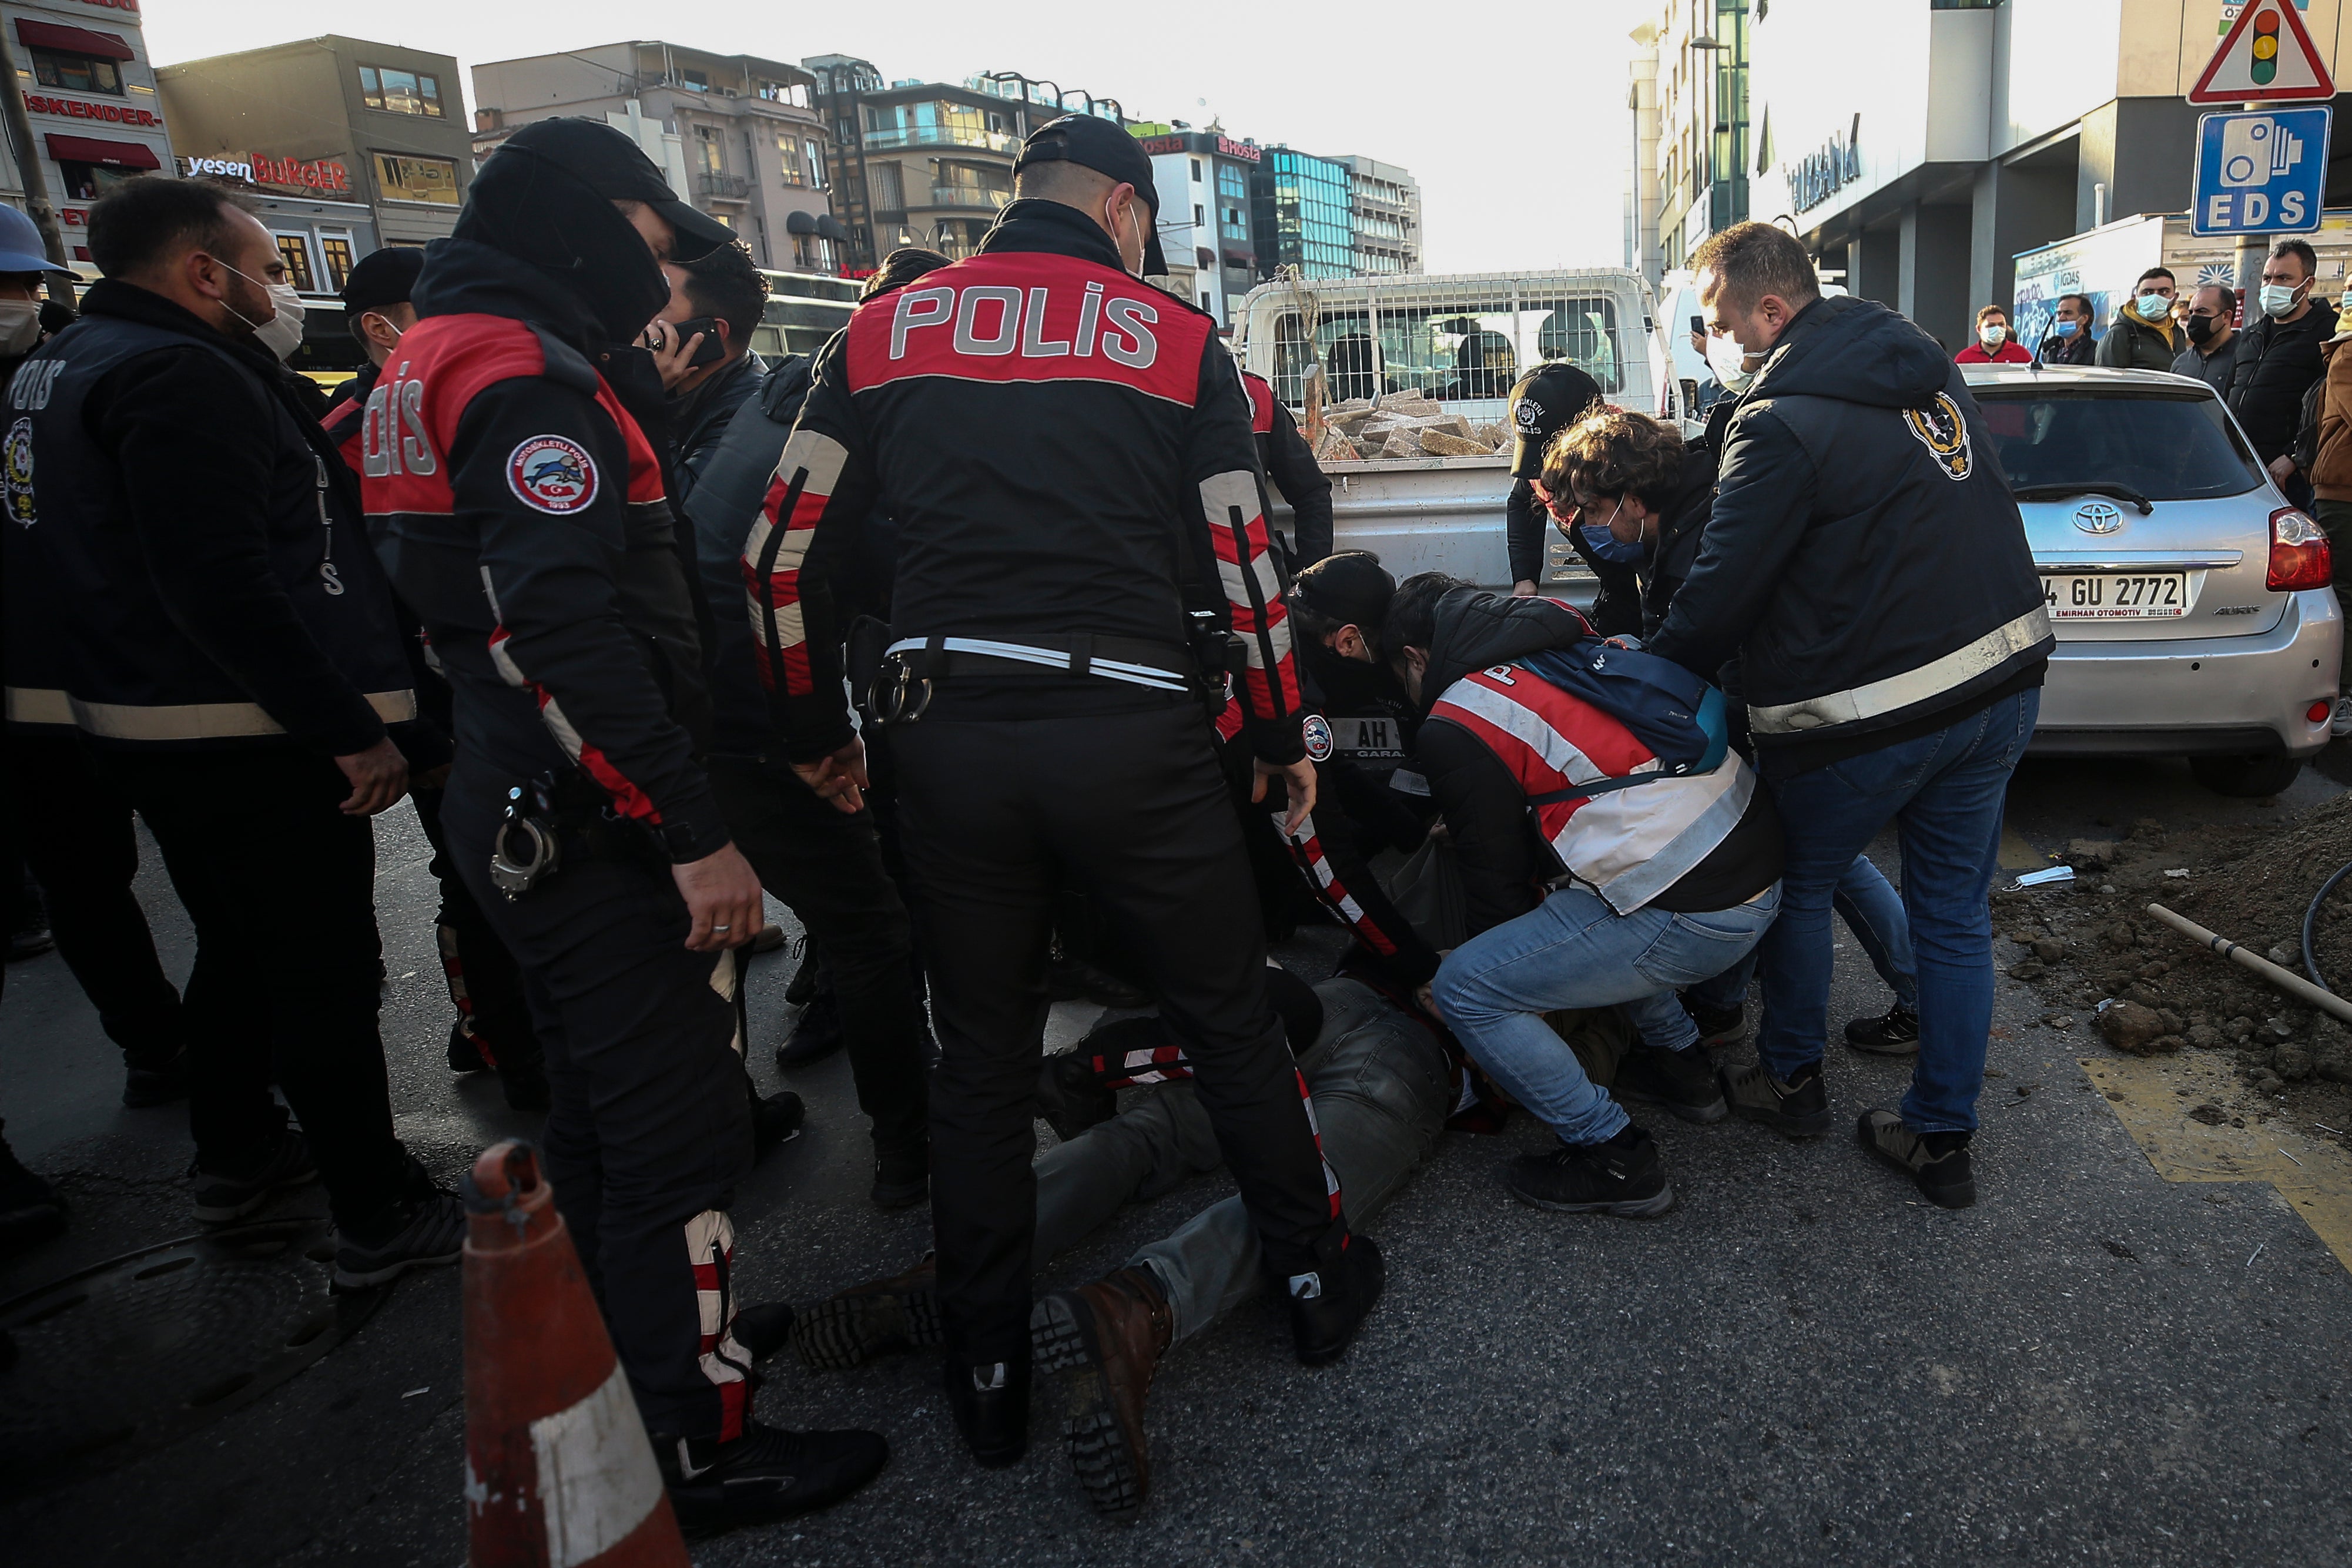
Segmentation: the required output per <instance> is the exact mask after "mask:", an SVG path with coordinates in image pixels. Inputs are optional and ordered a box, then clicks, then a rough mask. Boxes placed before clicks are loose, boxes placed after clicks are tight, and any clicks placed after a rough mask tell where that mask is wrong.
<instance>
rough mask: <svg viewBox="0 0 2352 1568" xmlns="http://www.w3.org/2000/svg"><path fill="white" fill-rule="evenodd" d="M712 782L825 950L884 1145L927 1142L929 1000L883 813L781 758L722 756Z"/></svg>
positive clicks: (768, 879)
mask: <svg viewBox="0 0 2352 1568" xmlns="http://www.w3.org/2000/svg"><path fill="white" fill-rule="evenodd" d="M710 786H711V789H712V791H713V792H714V793H715V794H717V795H718V797H719V811H720V812H721V813H722V814H723V815H724V816H726V818H727V827H728V830H729V831H730V832H731V833H732V834H734V836H735V847H737V848H738V849H740V850H741V851H742V852H743V858H745V859H747V860H749V861H751V868H752V869H753V870H755V871H757V872H758V873H759V874H760V885H761V887H763V888H765V889H767V890H768V891H769V892H771V893H772V894H774V895H775V897H776V898H777V899H778V900H782V902H784V903H787V904H790V905H791V906H792V909H793V913H794V914H795V915H798V916H799V917H800V921H801V924H802V925H803V926H805V927H807V928H808V934H809V941H810V942H812V943H814V945H815V947H816V948H817V950H818V952H821V953H823V954H824V973H825V975H826V977H827V978H828V979H830V980H831V981H832V982H833V988H834V994H835V999H836V1000H837V1002H838V1003H839V1005H840V1008H841V1030H842V1037H843V1046H844V1048H845V1050H846V1051H847V1052H848V1055H849V1068H850V1072H851V1074H852V1075H853V1076H854V1077H855V1078H856V1080H857V1104H858V1107H859V1109H860V1110H864V1111H865V1112H866V1115H867V1116H868V1117H870V1118H872V1119H873V1122H874V1142H875V1143H876V1145H877V1147H879V1148H885V1149H901V1148H905V1147H907V1146H908V1145H909V1144H912V1143H919V1142H922V1140H923V1137H924V1135H925V1126H926V1123H927V1122H928V1121H929V1104H928V1102H927V1098H926V1089H927V1087H928V1085H927V1081H926V1079H927V1072H926V1068H925V1065H924V1063H925V1058H927V1057H928V1056H929V1038H928V1037H927V1036H926V1035H925V1033H924V1029H923V998H922V993H921V991H920V990H919V988H918V985H917V979H916V971H915V969H914V966H913V963H912V960H911V958H910V956H909V953H908V944H909V942H911V940H912V938H911V936H910V933H909V931H908V921H907V907H906V905H905V903H904V902H902V901H901V900H900V899H899V897H898V885H897V884H896V883H894V882H892V881H891V880H890V878H889V874H888V873H887V872H886V871H885V870H884V869H883V868H882V850H881V846H880V844H879V842H878V841H877V838H876V837H875V831H874V821H873V818H872V816H870V815H868V814H866V813H864V812H860V813H859V814H858V815H856V816H845V815H844V814H843V813H841V812H838V811H835V809H834V808H833V807H832V806H831V805H828V804H827V803H826V802H824V801H821V800H819V799H817V797H816V796H815V795H814V794H812V793H811V792H810V790H809V787H808V786H807V785H806V784H803V783H802V782H801V781H800V778H799V776H798V775H797V774H795V773H793V771H792V770H791V769H790V768H788V767H786V766H784V765H783V764H782V763H762V762H755V761H753V760H751V759H750V758H743V757H713V758H712V759H711V760H710Z"/></svg>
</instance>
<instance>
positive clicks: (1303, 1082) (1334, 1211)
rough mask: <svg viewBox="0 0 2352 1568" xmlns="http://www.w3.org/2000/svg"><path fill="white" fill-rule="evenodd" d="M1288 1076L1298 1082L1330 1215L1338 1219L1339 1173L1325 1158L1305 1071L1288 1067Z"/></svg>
mask: <svg viewBox="0 0 2352 1568" xmlns="http://www.w3.org/2000/svg"><path fill="white" fill-rule="evenodd" d="M1290 1076H1291V1077H1292V1078H1293V1079H1297V1082H1298V1103H1299V1104H1300V1105H1302V1106H1304V1107H1305V1108H1306V1110H1307V1132H1308V1133H1309V1134H1310V1135H1311V1136H1312V1137H1313V1138H1314V1140H1315V1158H1316V1159H1318V1161H1321V1162H1322V1165H1323V1191H1324V1193H1325V1194H1326V1195H1328V1197H1329V1198H1330V1200H1331V1217H1332V1218H1333V1219H1338V1218H1339V1172H1337V1171H1335V1170H1333V1169H1332V1168H1331V1162H1330V1161H1329V1160H1328V1159H1327V1158H1325V1156H1324V1153H1323V1129H1322V1128H1321V1127H1320V1126H1318V1125H1317V1123H1316V1121H1315V1097H1314V1096H1313V1095H1312V1094H1309V1093H1308V1092H1307V1075H1306V1074H1305V1073H1303V1072H1301V1071H1299V1070H1298V1069H1297V1068H1291V1069H1290Z"/></svg>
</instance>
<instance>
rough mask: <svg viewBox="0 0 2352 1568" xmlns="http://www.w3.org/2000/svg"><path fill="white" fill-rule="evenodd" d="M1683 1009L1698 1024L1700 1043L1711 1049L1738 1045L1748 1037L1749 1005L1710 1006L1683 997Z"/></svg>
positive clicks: (1743, 1003)
mask: <svg viewBox="0 0 2352 1568" xmlns="http://www.w3.org/2000/svg"><path fill="white" fill-rule="evenodd" d="M1682 1001H1683V1011H1684V1012H1685V1013H1688V1014H1689V1015H1690V1016H1691V1022H1692V1023H1694V1024H1696V1025H1697V1026H1698V1043H1699V1044H1700V1045H1701V1046H1704V1047H1706V1048H1707V1049H1709V1050H1714V1049H1717V1048H1718V1047H1724V1046H1736V1045H1738V1043H1739V1042H1740V1041H1742V1040H1744V1039H1746V1038H1747V1037H1748V1005H1747V1004H1746V1003H1745V1002H1742V1003H1740V1004H1738V1005H1737V1006H1731V1007H1710V1006H1708V1005H1706V1003H1704V1002H1694V1001H1692V1000H1691V999H1690V998H1689V997H1688V996H1687V995H1685V997H1684V998H1683V999H1682Z"/></svg>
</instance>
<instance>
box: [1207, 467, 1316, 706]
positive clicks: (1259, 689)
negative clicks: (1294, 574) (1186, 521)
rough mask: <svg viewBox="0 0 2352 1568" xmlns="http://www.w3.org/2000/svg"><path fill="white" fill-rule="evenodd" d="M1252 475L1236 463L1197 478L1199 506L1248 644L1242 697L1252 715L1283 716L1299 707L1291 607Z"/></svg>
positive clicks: (1240, 631)
mask: <svg viewBox="0 0 2352 1568" xmlns="http://www.w3.org/2000/svg"><path fill="white" fill-rule="evenodd" d="M1259 495H1260V492H1259V490H1258V483H1257V476H1256V475H1255V474H1254V473H1249V472H1246V471H1244V470H1242V469H1239V468H1236V469H1234V470H1232V471H1230V472H1227V473H1223V474H1211V475H1210V476H1209V477H1208V478H1207V479H1202V481H1201V510H1202V512H1203V513H1204V514H1205V515H1206V517H1207V519H1208V523H1209V538H1210V541H1211V542H1212V543H1213V544H1214V545H1215V547H1216V552H1217V575H1218V577H1219V579H1220V580H1221V581H1222V582H1223V585H1224V591H1225V601H1226V603H1227V604H1228V605H1231V606H1232V608H1233V618H1234V632H1235V633H1237V634H1238V635H1239V636H1240V637H1242V639H1243V640H1244V642H1245V643H1246V644H1247V645H1248V650H1249V662H1248V666H1247V668H1244V670H1243V671H1242V679H1241V692H1242V700H1243V701H1244V703H1245V704H1247V706H1248V710H1249V712H1250V714H1251V716H1252V717H1254V718H1258V719H1282V718H1286V717H1288V716H1289V715H1291V714H1293V713H1296V712H1297V711H1298V710H1299V707H1300V698H1299V694H1298V672H1297V666H1296V665H1295V664H1294V663H1293V661H1292V659H1291V655H1290V612H1289V610H1288V608H1287V607H1286V605H1284V603H1283V598H1282V582H1281V578H1280V576H1279V574H1277V573H1276V570H1275V564H1274V556H1273V552H1272V551H1271V548H1270V547H1269V544H1268V542H1267V537H1266V531H1265V510H1264V509H1263V508H1262V507H1261V505H1260V504H1259Z"/></svg>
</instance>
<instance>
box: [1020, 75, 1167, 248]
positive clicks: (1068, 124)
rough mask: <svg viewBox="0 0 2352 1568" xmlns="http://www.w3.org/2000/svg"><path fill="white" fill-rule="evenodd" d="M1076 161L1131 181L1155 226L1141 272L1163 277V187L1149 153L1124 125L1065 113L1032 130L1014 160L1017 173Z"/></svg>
mask: <svg viewBox="0 0 2352 1568" xmlns="http://www.w3.org/2000/svg"><path fill="white" fill-rule="evenodd" d="M1032 163H1076V164H1079V165H1081V166H1082V167H1085V168H1088V169H1092V170H1093V171H1094V172H1095V173H1096V174H1107V175H1108V176H1109V177H1110V178H1111V179H1113V180H1116V181H1118V183H1119V184H1128V185H1133V186H1134V187H1135V194H1136V195H1139V196H1141V197H1142V198H1143V200H1144V204H1145V205H1148V206H1149V207H1150V209H1151V230H1150V234H1149V235H1148V236H1147V237H1145V239H1144V242H1143V275H1144V276H1145V277H1147V278H1164V277H1166V276H1167V274H1168V257H1167V255H1166V253H1165V252H1163V251H1162V250H1161V249H1160V188H1159V187H1158V186H1157V185H1155V184H1152V183H1151V158H1150V154H1148V153H1145V152H1144V150H1143V145H1142V143H1141V142H1138V141H1136V139H1135V138H1134V137H1132V136H1130V135H1129V134H1128V133H1127V131H1126V128H1125V127H1123V126H1120V125H1118V124H1115V123H1113V122H1112V121H1108V120H1105V119H1102V118H1101V117H1100V116H1098V115H1093V114H1065V115H1063V116H1062V117H1061V118H1060V119H1059V120H1049V121H1046V122H1045V124H1043V125H1040V126H1039V127H1037V129H1036V130H1034V131H1032V132H1029V140H1027V141H1026V142H1023V143H1022V144H1021V156H1020V157H1019V158H1017V159H1015V160H1013V173H1014V174H1019V173H1020V172H1021V171H1022V170H1024V169H1025V168H1027V167H1028V166H1029V165H1030V164H1032Z"/></svg>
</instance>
